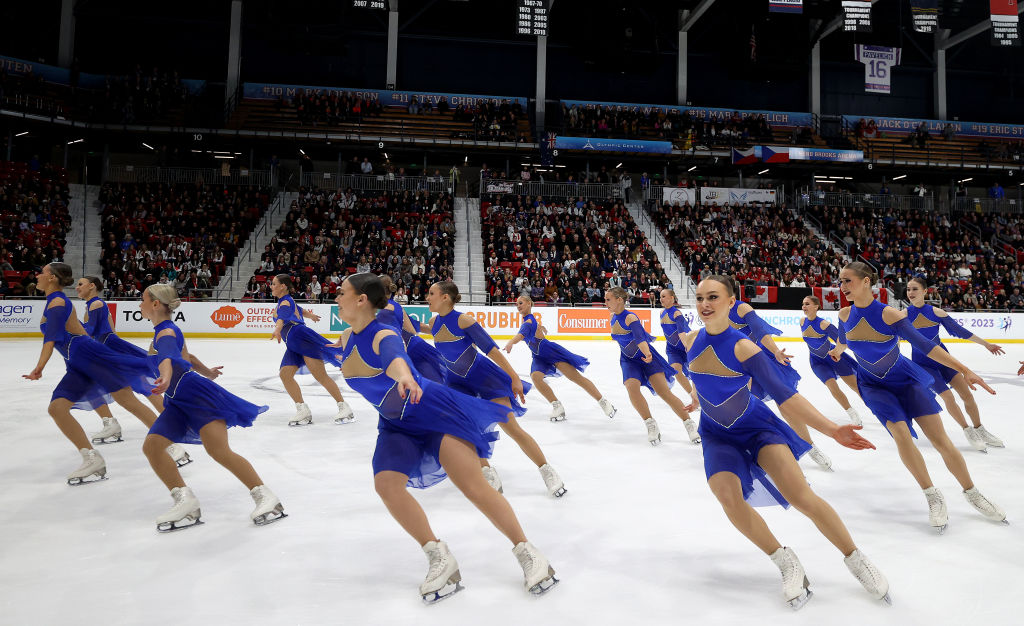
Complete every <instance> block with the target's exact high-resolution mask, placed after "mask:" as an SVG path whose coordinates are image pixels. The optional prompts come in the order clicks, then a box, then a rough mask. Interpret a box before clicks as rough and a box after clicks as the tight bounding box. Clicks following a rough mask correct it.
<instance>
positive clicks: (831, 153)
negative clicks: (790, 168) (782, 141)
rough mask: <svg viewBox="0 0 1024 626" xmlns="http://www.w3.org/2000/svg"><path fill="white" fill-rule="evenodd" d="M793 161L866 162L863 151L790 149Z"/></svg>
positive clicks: (790, 157)
mask: <svg viewBox="0 0 1024 626" xmlns="http://www.w3.org/2000/svg"><path fill="white" fill-rule="evenodd" d="M789 160H791V161H835V162H840V163H860V162H862V161H863V160H864V151H863V150H831V149H829V148H790V149H789Z"/></svg>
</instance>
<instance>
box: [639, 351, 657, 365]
mask: <svg viewBox="0 0 1024 626" xmlns="http://www.w3.org/2000/svg"><path fill="white" fill-rule="evenodd" d="M640 360H641V361H643V362H644V363H650V362H651V361H653V360H654V353H653V352H652V353H650V354H647V355H644V356H642V357H640Z"/></svg>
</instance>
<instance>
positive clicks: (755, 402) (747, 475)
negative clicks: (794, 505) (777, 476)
mask: <svg viewBox="0 0 1024 626" xmlns="http://www.w3.org/2000/svg"><path fill="white" fill-rule="evenodd" d="M745 338H746V337H745V336H744V335H743V333H741V332H739V331H737V330H736V329H734V328H727V329H726V330H725V331H724V332H721V333H719V334H717V335H712V334H709V333H708V331H707V329H704V328H702V329H700V332H698V333H697V336H696V337H695V338H694V340H693V345H691V346H690V349H689V350H688V354H689V355H690V360H689V367H690V380H692V381H693V386H694V388H695V390H696V393H697V396H698V398H699V399H700V427H699V432H700V436H701V445H702V446H703V448H704V473H705V475H706V476H707V477H708V478H711V477H712V476H714V475H715V474H716V473H718V472H730V473H732V474H735V475H736V476H737V477H739V479H740V484H741V485H742V488H743V498H744V499H745V500H746V501H747V502H749V503H750V504H751V505H752V506H769V505H775V504H781V505H782V506H784V507H788V506H789V503H788V502H786V499H785V498H783V497H782V494H781V493H780V492H779V490H778V488H777V487H776V486H775V484H774V483H773V482H772V481H771V479H770V478H769V477H768V475H767V474H765V472H764V470H763V469H761V466H760V465H758V464H757V455H758V454H759V453H760V451H761V448H763V447H764V446H767V445H772V444H782V445H786V446H789V449H790V451H791V452H792V453H793V456H794V457H796V458H797V459H799V458H800V457H801V456H803V455H804V454H805V453H806V452H807V451H808V450H810V449H811V444H809V443H807V442H806V441H804V440H803V439H801V438H800V437H799V435H797V434H796V432H795V431H794V430H793V429H792V428H790V426H789V424H787V423H786V422H784V421H782V420H781V419H780V418H779V417H778V416H776V415H775V413H773V412H772V410H771V409H769V408H768V406H767V405H765V403H764V402H762V401H761V399H760V398H758V397H757V396H756V395H754V393H753V392H752V391H750V387H751V386H752V385H753V384H754V383H756V382H758V379H759V378H760V379H761V381H760V382H761V383H762V386H763V387H765V388H768V389H771V390H772V392H773V395H775V396H779V401H780V402H784V401H785V400H787V399H788V398H789V397H791V396H792V395H793V394H795V393H796V389H795V388H793V387H790V386H788V385H787V384H786V381H783V380H779V379H777V378H775V376H774V367H773V366H772V365H771V364H772V363H775V362H776V361H775V358H774V357H773V356H772V355H770V354H767V353H765V352H764V351H761V352H760V353H758V354H756V355H754V356H753V357H751V358H749V359H747V360H746V361H744V362H742V363H741V362H740V361H739V359H737V358H736V351H735V350H736V343H737V342H739V341H742V340H743V339H745Z"/></svg>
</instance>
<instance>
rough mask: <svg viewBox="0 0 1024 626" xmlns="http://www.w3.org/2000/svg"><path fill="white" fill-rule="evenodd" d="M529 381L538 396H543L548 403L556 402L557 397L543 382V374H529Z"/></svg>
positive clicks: (549, 386)
mask: <svg viewBox="0 0 1024 626" xmlns="http://www.w3.org/2000/svg"><path fill="white" fill-rule="evenodd" d="M530 380H532V381H533V388H534V389H536V390H537V391H538V392H539V393H540V395H542V396H544V399H545V400H547V401H548V402H556V401H558V397H557V396H556V395H555V392H554V391H552V389H551V385H549V384H547V383H546V382H544V372H530Z"/></svg>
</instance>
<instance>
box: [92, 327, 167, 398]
mask: <svg viewBox="0 0 1024 626" xmlns="http://www.w3.org/2000/svg"><path fill="white" fill-rule="evenodd" d="M94 339H95V340H96V341H98V342H100V343H102V344H103V345H105V346H106V347H108V348H110V349H111V350H113V351H114V352H117V353H119V354H126V355H128V356H134V357H138V358H142V359H144V358H146V357H147V356H149V353H148V352H146V351H145V350H143V349H142V348H140V347H139V346H137V345H135V344H134V343H132V342H130V341H125V340H124V339H121V338H120V337H118V336H117V334H115V333H107V334H105V335H101V336H98V337H94ZM155 381H156V379H154V378H149V379H146V380H143V381H140V380H139V379H135V380H133V381H132V385H131V387H132V391H134V392H135V393H139V394H142V395H144V396H150V395H152V394H153V387H154V383H155Z"/></svg>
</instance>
